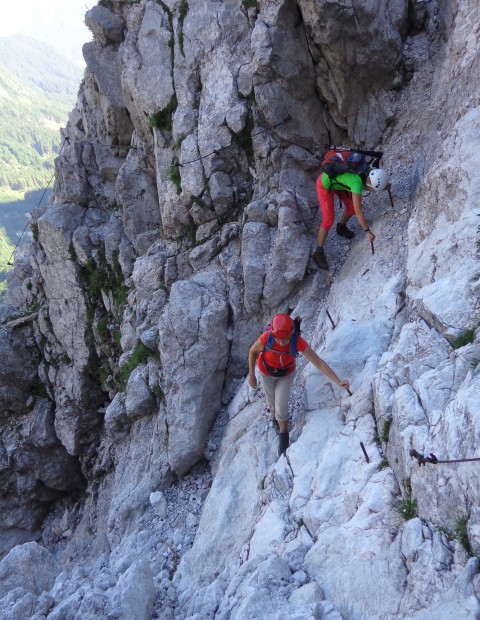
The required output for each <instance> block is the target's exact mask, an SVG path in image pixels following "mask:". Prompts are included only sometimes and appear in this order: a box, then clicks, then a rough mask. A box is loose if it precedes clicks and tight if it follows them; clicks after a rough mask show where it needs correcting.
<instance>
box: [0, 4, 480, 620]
mask: <svg viewBox="0 0 480 620" xmlns="http://www.w3.org/2000/svg"><path fill="white" fill-rule="evenodd" d="M103 4H109V5H110V8H107V7H106V6H103V7H96V8H94V9H93V10H92V11H90V12H89V14H88V16H87V23H88V24H89V26H90V28H91V30H92V32H93V33H94V35H95V40H94V41H93V42H91V43H89V44H87V45H86V46H85V50H84V55H85V59H86V62H87V70H86V73H85V79H84V81H83V83H82V85H81V88H80V92H79V100H78V104H77V106H76V108H75V110H74V111H73V112H72V114H71V117H70V122H69V124H68V126H67V128H66V129H65V130H64V132H63V135H62V152H61V155H60V157H59V158H58V159H57V162H56V172H57V175H56V184H55V195H54V201H53V203H52V204H50V205H48V206H47V207H46V208H45V209H44V210H42V211H41V212H39V213H36V214H35V216H34V218H33V221H32V231H33V241H32V245H31V247H30V248H29V249H28V250H27V251H26V253H25V254H23V255H21V256H20V255H19V256H17V257H16V268H15V273H14V275H13V278H12V284H11V292H10V298H9V302H10V304H11V306H12V309H11V311H12V312H14V313H16V315H17V316H19V315H20V314H22V313H23V312H24V311H25V310H26V309H27V308H30V311H32V310H34V309H35V310H36V312H38V316H37V315H35V314H34V315H32V316H31V317H30V318H29V319H28V322H27V325H28V324H30V323H31V324H32V327H31V328H29V327H28V326H27V327H23V326H22V327H21V329H22V331H21V332H18V334H19V335H18V336H17V338H18V343H17V344H16V345H15V353H16V355H18V356H20V358H21V360H22V361H24V363H25V364H26V368H35V367H37V366H38V377H39V378H40V382H41V385H42V386H43V388H42V393H41V395H38V394H33V395H32V397H31V399H30V400H27V401H26V402H25V404H24V403H22V402H21V401H22V399H21V398H18V397H17V396H16V395H15V392H13V391H11V387H10V386H11V385H14V384H15V382H17V381H18V382H19V385H20V386H21V389H22V393H23V391H24V390H27V389H28V386H29V384H30V381H31V379H30V377H31V375H33V373H32V372H31V371H29V372H28V373H25V374H23V371H22V372H20V371H19V372H20V375H19V374H18V372H17V375H15V376H14V377H13V378H12V376H9V375H8V374H5V375H4V378H3V379H2V381H3V382H4V383H3V384H2V385H4V386H5V388H4V390H3V392H5V393H8V392H9V391H10V394H9V397H10V401H11V403H10V405H9V408H10V409H11V416H10V417H11V419H9V420H8V424H5V426H4V427H2V446H3V447H4V448H5V449H4V450H3V452H2V454H3V455H4V456H2V475H3V476H4V480H7V481H8V485H9V486H8V493H6V494H5V495H4V497H3V498H2V499H3V502H4V508H5V510H6V511H7V513H6V514H10V515H11V518H10V520H7V521H5V523H4V524H3V525H2V528H3V531H2V537H1V539H2V550H3V552H4V553H6V552H7V551H8V550H9V549H10V548H11V547H12V546H13V545H14V544H15V543H17V542H23V541H25V540H31V539H37V540H38V541H39V542H40V543H41V545H43V546H46V547H48V548H49V549H50V550H51V551H52V553H54V554H55V555H56V556H57V557H58V559H59V562H60V563H59V564H57V563H56V562H54V561H53V560H52V558H51V556H49V555H48V554H44V553H43V551H42V550H40V549H38V545H36V544H35V543H30V544H28V545H21V546H20V547H16V548H15V549H14V550H13V551H12V552H11V553H10V554H8V555H7V556H6V557H5V558H4V560H3V561H2V562H0V571H1V572H2V575H3V576H4V579H5V583H8V584H10V583H11V584H12V588H13V587H15V588H16V590H14V592H10V593H9V592H7V590H5V596H4V598H2V599H1V600H0V605H1V609H2V611H5V613H9V614H17V616H18V615H20V616H23V617H32V618H37V617H38V618H40V617H45V616H47V617H51V618H60V617H64V616H63V615H65V614H66V615H67V616H68V615H72V616H73V615H74V614H78V615H80V616H81V617H85V618H89V617H92V618H94V617H100V616H101V615H107V616H108V615H114V616H115V615H116V616H118V617H124V618H131V617H132V614H136V616H137V617H139V618H148V617H150V616H151V614H152V611H154V613H155V614H156V615H157V617H164V618H175V617H178V618H187V617H191V618H197V619H199V618H210V617H212V618H213V617H216V618H217V617H218V618H245V617H248V616H251V617H264V618H268V617H272V618H273V617H282V614H283V615H287V616H288V617H298V618H311V617H328V618H369V619H372V618H378V619H379V620H380V618H382V619H383V618H387V617H391V618H402V617H415V618H417V620H420V619H421V618H424V617H426V616H427V615H428V616H429V617H431V616H432V615H433V616H435V617H438V618H448V617H452V616H454V617H456V618H471V617H477V616H478V615H479V613H480V612H479V603H478V596H477V595H478V582H479V576H478V562H477V560H476V558H475V557H471V558H470V559H468V558H469V556H468V553H475V550H476V544H477V539H478V531H477V530H478V515H477V512H476V508H475V505H476V504H478V502H477V501H476V500H477V499H478V498H477V496H478V493H477V487H478V484H477V475H476V469H475V465H462V466H461V467H462V469H458V470H453V471H452V470H450V469H448V470H445V469H443V470H442V469H440V468H436V467H438V466H431V465H427V466H426V467H424V468H419V467H418V466H417V465H416V462H415V461H412V458H411V457H410V454H409V451H410V449H411V448H412V447H415V448H416V449H417V450H419V451H422V452H429V451H433V452H435V453H436V454H437V453H438V455H439V456H440V455H443V456H446V455H448V456H450V457H452V456H455V457H458V458H460V457H462V456H469V455H470V453H472V452H474V451H475V441H474V438H475V436H476V431H475V429H476V412H477V410H478V399H477V398H476V394H477V393H478V371H477V365H478V356H479V355H478V347H479V344H478V325H477V324H476V323H475V312H476V310H477V304H478V273H477V271H478V269H477V262H478V260H477V256H476V251H477V245H478V243H477V242H478V231H477V228H476V222H475V219H476V217H477V213H476V210H477V201H476V195H477V191H476V180H475V177H474V172H473V171H474V169H475V162H476V154H475V146H474V145H475V144H476V133H477V132H476V128H477V116H478V104H479V102H478V94H477V93H478V83H476V81H475V79H473V78H472V75H475V73H474V71H473V69H472V68H473V67H475V63H476V62H477V61H478V33H477V30H476V23H477V22H478V8H477V7H476V6H475V4H474V3H473V2H469V1H467V0H465V1H464V2H462V3H459V4H458V6H457V5H456V4H455V3H449V2H443V3H435V2H427V3H424V2H416V3H411V4H410V14H409V16H408V14H407V4H406V3H398V2H385V3H382V10H381V11H380V10H379V9H378V7H377V5H376V4H375V3H370V2H362V3H361V4H360V5H357V4H355V6H354V5H352V4H351V3H345V4H342V3H338V2H325V1H317V2H314V3H306V2H301V1H300V2H298V3H295V2H293V1H292V0H286V1H284V2H278V3H274V2H269V1H265V2H261V3H258V5H257V6H249V5H250V4H251V3H246V2H243V3H241V2H239V1H236V2H234V1H233V0H232V1H227V2H223V3H219V2H214V1H211V2H203V3H200V2H194V1H193V0H192V1H191V2H190V3H189V4H188V5H187V3H186V2H184V1H183V0H182V1H180V2H173V1H165V2H163V1H162V2H160V1H158V2H154V1H151V0H150V1H145V0H141V1H140V2H136V3H135V2H134V3H124V2H119V1H115V2H112V3H103ZM339 24H341V25H342V28H341V29H340V30H339ZM409 28H413V29H414V30H415V29H416V31H418V32H417V36H410V37H408V39H407V40H406V41H402V38H403V39H405V37H407V33H408V29H409ZM423 30H426V31H427V33H428V36H427V35H426V34H425V32H423ZM420 31H421V32H420ZM354 35H355V36H354ZM406 78H409V79H411V82H410V84H409V85H408V87H407V85H406V84H404V83H403V82H402V80H403V79H406ZM402 85H403V86H404V90H403V91H402V92H397V91H395V90H392V88H399V87H401V86H402ZM412 111H414V112H415V114H412ZM382 132H383V140H384V143H383V145H382V146H383V148H384V150H385V162H386V165H387V168H388V170H389V172H390V173H391V175H392V182H393V192H394V200H395V208H394V209H390V208H388V207H387V206H386V200H385V199H384V198H383V197H378V196H375V197H370V198H369V202H368V205H367V203H366V206H367V209H368V217H369V221H370V220H371V221H372V222H373V226H374V230H375V233H376V234H377V241H376V245H375V255H374V256H372V255H371V254H370V248H369V247H368V244H365V242H364V239H363V238H362V235H361V231H359V230H358V228H356V229H355V230H356V231H358V232H360V238H357V239H356V240H355V241H354V242H353V243H351V244H348V243H340V242H339V241H338V240H337V239H335V238H333V237H334V235H333V233H332V235H331V237H330V238H329V243H328V245H327V253H328V255H329V260H331V264H332V265H333V270H332V271H333V274H332V275H333V276H334V277H333V278H332V277H331V276H330V275H327V274H324V273H321V272H317V271H316V269H315V267H314V266H313V265H312V263H311V262H310V260H309V255H310V250H311V245H312V241H313V238H314V235H315V232H316V228H317V226H318V219H317V215H316V214H317V208H318V207H317V202H316V196H315V192H314V180H315V178H316V176H317V174H318V164H319V159H318V156H319V153H320V150H321V149H320V147H321V145H322V144H324V143H325V142H329V141H331V140H334V141H337V140H344V139H345V140H348V141H355V142H356V143H357V144H358V143H360V144H362V145H367V146H377V144H378V142H379V140H380V137H381V135H382ZM427 155H428V157H427ZM33 304H34V305H35V306H34V307H33ZM289 308H293V309H294V312H295V313H298V314H301V315H302V316H304V325H305V328H304V329H305V333H306V335H307V337H308V339H309V341H310V342H311V343H312V345H313V346H314V348H315V349H316V350H318V351H319V352H320V353H321V355H322V356H324V357H325V359H327V361H328V362H329V363H330V364H331V365H332V366H333V367H334V368H335V369H336V370H337V371H339V372H341V374H342V375H344V376H346V377H348V378H349V380H350V381H351V386H352V391H353V393H354V397H353V398H348V397H346V396H343V395H341V394H339V393H338V391H337V390H336V388H334V387H332V386H331V385H330V383H329V382H328V381H327V380H326V379H325V378H323V377H322V376H320V377H319V375H318V373H317V372H316V371H313V370H312V369H311V368H309V367H308V366H307V368H306V369H305V370H304V367H303V365H302V367H301V370H302V371H303V372H302V373H299V380H298V384H297V386H296V391H295V398H294V402H293V409H292V440H293V443H292V446H291V447H290V449H289V450H288V452H287V457H286V458H281V459H280V460H278V461H277V458H276V442H277V437H276V435H275V432H274V429H273V428H272V427H271V425H270V424H269V423H268V418H267V417H266V414H265V411H264V409H263V407H264V405H263V397H262V396H261V395H260V394H258V393H257V394H252V393H249V391H248V389H247V387H246V385H245V383H244V382H243V377H244V374H245V371H246V355H247V352H248V347H249V346H250V344H251V342H252V341H253V340H254V338H255V337H256V336H257V335H258V333H259V331H260V329H261V328H262V327H263V326H264V325H265V323H266V322H267V321H268V318H269V317H270V316H271V313H272V312H273V311H277V310H287V309H289ZM326 309H328V310H329V313H330V315H331V316H333V317H334V318H335V322H336V327H335V330H331V326H330V323H329V320H328V319H327V315H326ZM5 316H6V315H5ZM10 319H11V317H10ZM25 320H26V319H25ZM9 325H10V327H8V323H7V329H9V330H11V333H13V334H17V331H15V330H18V329H19V328H18V325H19V324H18V323H14V324H12V323H10V324H9ZM22 325H23V324H22ZM30 329H31V331H29V330H30ZM466 332H468V333H469V338H468V339H467V340H469V341H470V342H467V344H465V346H464V347H463V348H461V349H453V348H452V345H455V346H456V343H455V338H456V337H457V336H459V335H463V334H465V333H466ZM29 335H31V336H33V337H34V340H31V341H29V340H28V336H29ZM7 339H8V336H6V340H7ZM22 342H26V343H29V342H30V344H32V345H34V346H33V347H32V349H31V350H30V349H28V347H25V346H23V345H22ZM7 349H8V347H7V344H5V351H7ZM6 355H8V354H7V353H6ZM372 379H373V380H372ZM36 381H37V379H36V378H35V382H36ZM17 387H18V386H17ZM301 390H302V391H303V396H302V395H301V393H300V391H301ZM232 396H234V398H233V400H232V401H231V402H230V400H231V397H232ZM228 403H230V404H229V405H228V407H224V405H226V404H228ZM15 416H20V417H18V418H17V419H19V420H20V423H21V425H22V429H26V432H25V431H23V430H22V431H21V432H19V431H17V432H15V428H13V427H12V424H11V421H12V420H14V421H16V419H15ZM37 420H39V421H40V428H45V431H44V432H43V431H42V432H40V431H39V430H38V429H37V427H36V422H35V421H37ZM42 424H43V425H44V426H43V427H42ZM212 426H213V429H212ZM17 428H18V425H17ZM210 430H212V432H211V433H210V434H209V432H210ZM360 441H362V442H363V444H364V446H365V447H366V451H367V453H368V454H369V461H370V462H369V463H367V462H366V461H365V459H364V456H363V453H362V451H361V450H360V449H359V442H360ZM25 455H28V459H26V457H25ZM204 456H205V457H207V458H208V459H209V460H210V463H209V466H208V467H206V468H205V464H204V463H202V461H203V458H204ZM47 460H48V462H49V463H51V464H53V465H52V467H51V469H49V470H48V469H46V468H45V466H44V463H45V461H47ZM192 468H193V469H192ZM40 483H41V484H40ZM85 485H86V490H87V494H86V497H81V498H77V497H76V496H75V493H77V492H78V490H81V489H82V487H83V486H85ZM39 488H41V489H42V494H41V495H40V496H38V489H39ZM25 490H26V491H27V492H25ZM64 494H65V495H68V496H69V497H67V498H66V499H59V496H61V495H64ZM402 494H403V496H402ZM20 497H21V498H22V502H21V503H19V498H20ZM402 502H403V503H402ZM408 502H409V503H408ZM415 502H416V509H417V513H418V517H416V518H413V519H411V520H410V521H408V522H407V523H406V524H405V525H404V524H403V523H402V522H401V520H400V518H399V516H398V514H399V513H398V511H397V510H396V509H395V506H396V505H397V504H398V505H400V506H405V505H408V506H410V507H411V506H412V504H413V505H414V504H415ZM38 503H40V504H41V506H42V510H40V511H39V510H38ZM399 503H400V504H399ZM49 509H50V514H49V515H48V517H47V518H46V519H45V520H44V521H43V523H41V520H42V519H43V518H44V516H45V514H46V512H47V511H48V510H49ZM462 523H463V534H462V536H460V535H459V534H456V532H457V530H459V528H460V525H461V524H462ZM40 524H41V529H40V530H37V528H39V526H40ZM455 535H457V538H458V539H459V540H456V539H455ZM194 536H195V540H193V539H194ZM459 541H461V542H462V543H463V546H462V544H461V543H460V542H459ZM465 541H467V542H468V545H470V549H468V545H466V542H465ZM24 565H25V566H29V565H30V566H32V567H34V569H35V571H42V570H47V569H48V570H49V571H50V572H51V573H52V572H53V573H54V574H53V577H54V582H53V581H52V582H51V583H50V582H48V583H47V582H45V583H42V584H40V585H38V584H37V583H36V582H35V581H34V580H30V579H28V578H27V577H28V571H27V573H26V575H25V579H22V578H19V577H18V572H19V568H18V567H19V566H24ZM72 565H73V566H75V569H74V570H70V569H66V570H65V572H60V571H61V568H62V567H65V568H66V567H71V566H72ZM20 574H23V573H22V572H21V573H20ZM57 575H58V576H57ZM13 577H15V578H13ZM42 592H43V593H42ZM62 614H63V615H62ZM12 617H14V615H12Z"/></svg>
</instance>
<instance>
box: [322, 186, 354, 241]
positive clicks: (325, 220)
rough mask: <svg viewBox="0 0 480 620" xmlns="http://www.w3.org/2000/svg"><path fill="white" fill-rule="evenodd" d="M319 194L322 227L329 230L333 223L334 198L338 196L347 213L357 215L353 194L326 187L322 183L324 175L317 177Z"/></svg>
mask: <svg viewBox="0 0 480 620" xmlns="http://www.w3.org/2000/svg"><path fill="white" fill-rule="evenodd" d="M317 196H318V202H319V203H320V209H321V211H322V223H321V224H320V228H323V229H324V230H329V229H330V227H331V225H332V224H333V220H334V216H335V208H334V198H335V196H338V197H339V198H340V200H341V201H342V203H343V205H344V206H345V211H346V212H347V215H349V216H351V215H355V209H354V207H353V200H352V194H351V193H350V192H347V191H344V190H331V189H325V188H324V187H323V185H322V176H321V175H320V176H319V177H318V179H317Z"/></svg>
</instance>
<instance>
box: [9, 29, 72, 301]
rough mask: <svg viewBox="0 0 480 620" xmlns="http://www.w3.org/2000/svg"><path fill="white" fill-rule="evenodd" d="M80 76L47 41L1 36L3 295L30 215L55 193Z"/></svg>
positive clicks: (69, 62) (70, 63)
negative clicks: (59, 156) (56, 162)
mask: <svg viewBox="0 0 480 620" xmlns="http://www.w3.org/2000/svg"><path fill="white" fill-rule="evenodd" d="M82 72H83V70H82V68H81V66H80V65H76V64H75V63H73V62H71V61H69V60H66V59H65V58H63V57H62V56H61V55H60V54H58V53H57V52H56V51H55V50H53V49H52V48H51V47H49V46H48V45H45V44H44V43H40V42H39V41H35V40H34V39H30V38H28V37H23V36H15V37H3V38H1V37H0V296H1V295H2V293H3V292H4V290H5V287H6V282H5V277H6V272H7V271H8V270H9V268H10V267H9V265H8V261H9V260H10V258H11V255H12V252H13V250H14V244H15V243H17V242H18V241H19V240H20V239H21V238H22V234H23V233H24V232H26V231H25V228H26V224H27V222H28V218H29V212H30V211H31V210H32V209H35V208H36V207H37V206H38V205H39V203H40V200H41V199H42V198H43V203H45V202H46V200H47V199H48V196H49V195H50V194H51V190H48V191H47V192H44V190H45V189H46V188H47V186H48V185H49V184H50V182H51V181H52V177H53V173H54V168H53V160H54V158H55V156H56V155H57V154H58V152H59V149H60V134H59V129H60V127H64V126H65V125H66V123H67V120H68V114H69V112H70V110H71V109H72V108H73V106H74V105H75V101H76V95H77V91H78V86H79V84H80V81H81V78H82ZM27 234H28V231H27ZM26 236H27V235H25V237H26ZM25 237H24V238H25Z"/></svg>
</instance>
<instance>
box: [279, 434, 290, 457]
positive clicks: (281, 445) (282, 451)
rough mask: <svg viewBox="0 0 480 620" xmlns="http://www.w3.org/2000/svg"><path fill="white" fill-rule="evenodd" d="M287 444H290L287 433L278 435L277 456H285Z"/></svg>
mask: <svg viewBox="0 0 480 620" xmlns="http://www.w3.org/2000/svg"><path fill="white" fill-rule="evenodd" d="M289 443H290V437H289V435H288V432H286V433H280V441H279V444H278V456H282V454H285V450H286V449H287V448H288V445H289Z"/></svg>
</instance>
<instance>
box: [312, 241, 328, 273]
mask: <svg viewBox="0 0 480 620" xmlns="http://www.w3.org/2000/svg"><path fill="white" fill-rule="evenodd" d="M312 258H313V260H314V261H315V262H316V263H317V265H318V266H319V267H320V269H325V270H327V271H328V263H327V259H326V257H325V250H324V249H323V248H321V247H318V248H317V249H316V250H315V252H314V253H313V254H312Z"/></svg>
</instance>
